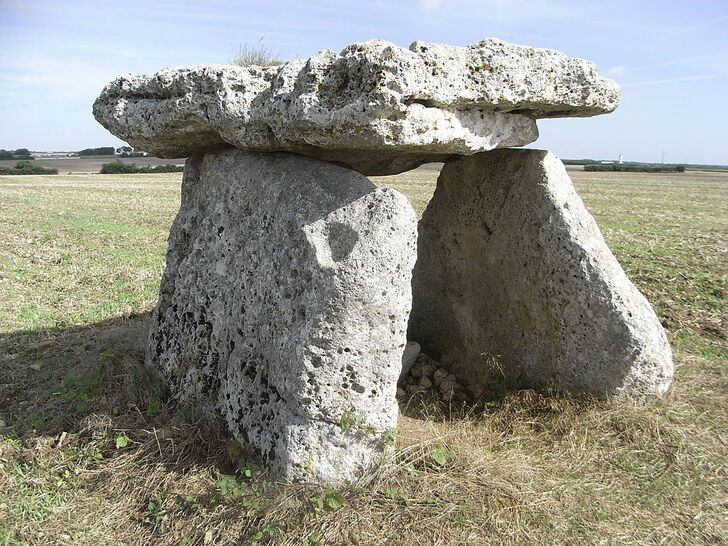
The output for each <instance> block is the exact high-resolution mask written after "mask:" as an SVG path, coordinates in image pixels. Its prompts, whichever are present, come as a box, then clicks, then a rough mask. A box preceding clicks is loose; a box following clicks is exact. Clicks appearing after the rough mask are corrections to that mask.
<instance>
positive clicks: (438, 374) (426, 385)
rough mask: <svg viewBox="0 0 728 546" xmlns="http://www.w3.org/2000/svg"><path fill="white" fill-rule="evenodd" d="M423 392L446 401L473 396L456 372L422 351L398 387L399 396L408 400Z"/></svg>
mask: <svg viewBox="0 0 728 546" xmlns="http://www.w3.org/2000/svg"><path fill="white" fill-rule="evenodd" d="M422 393H427V394H428V395H430V396H435V397H436V398H440V399H442V400H443V401H445V402H450V401H452V400H458V399H460V400H464V399H466V398H470V397H471V396H472V395H471V394H470V392H469V391H468V390H467V389H466V388H465V387H463V386H462V385H461V384H460V383H459V382H458V378H457V377H456V376H455V374H453V373H452V372H451V371H450V370H449V369H447V368H445V367H444V366H442V365H441V364H440V363H439V362H438V361H437V360H435V359H434V358H432V357H429V356H427V355H426V354H425V353H420V355H419V356H418V357H417V361H416V362H415V365H414V366H412V368H411V369H410V371H409V373H408V374H407V375H406V376H405V377H404V379H403V380H401V381H400V383H399V385H398V387H397V398H399V399H401V400H406V399H408V398H409V397H412V396H415V395H417V394H422Z"/></svg>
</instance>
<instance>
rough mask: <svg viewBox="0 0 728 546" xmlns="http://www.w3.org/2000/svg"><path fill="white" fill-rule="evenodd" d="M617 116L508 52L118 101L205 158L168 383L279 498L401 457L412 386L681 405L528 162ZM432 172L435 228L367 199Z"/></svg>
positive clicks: (155, 353) (584, 64)
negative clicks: (401, 422) (280, 485)
mask: <svg viewBox="0 0 728 546" xmlns="http://www.w3.org/2000/svg"><path fill="white" fill-rule="evenodd" d="M618 104H619V88H618V87H617V85H616V83H615V82H613V81H611V80H609V79H607V78H604V77H601V76H599V75H598V74H597V71H596V68H595V67H594V65H593V64H592V63H590V62H588V61H585V60H582V59H576V58H569V57H567V56H565V55H564V54H562V53H560V52H558V51H552V50H546V49H537V48H531V47H526V46H520V45H514V44H509V43H507V42H504V41H502V40H497V39H487V40H483V41H480V42H476V43H474V44H471V45H470V46H467V47H456V46H449V45H444V44H435V43H426V42H415V43H413V44H412V45H411V46H410V48H409V49H405V48H402V47H398V46H396V45H394V44H392V43H390V42H386V41H383V40H371V41H368V42H363V43H356V44H352V45H350V46H348V47H346V48H345V49H344V50H342V51H341V52H340V53H335V52H333V51H329V50H325V51H321V52H319V53H317V54H316V55H314V56H313V57H311V58H310V59H308V60H293V61H289V62H287V63H284V64H283V65H280V66H274V67H258V66H248V67H240V66H229V65H202V66H194V67H187V68H178V69H166V70H162V71H160V72H158V73H156V74H153V75H151V76H134V75H131V74H128V75H122V76H120V77H118V78H117V79H116V80H115V81H113V82H111V83H110V84H109V85H107V86H106V88H105V89H104V90H103V92H102V93H101V95H100V96H99V98H98V99H97V100H96V103H95V104H94V115H95V116H96V119H97V120H98V121H99V122H100V123H101V124H102V125H104V126H105V127H106V128H107V129H109V130H110V131H111V132H112V133H114V134H115V135H117V136H118V137H120V138H122V139H124V140H126V141H127V142H129V143H130V144H132V145H134V146H135V147H138V148H141V149H144V150H147V151H149V152H150V153H152V154H154V155H157V156H159V157H166V158H172V157H188V158H189V159H188V160H187V163H186V166H185V173H184V179H183V186H182V205H181V208H180V211H179V214H178V216H177V218H176V220H175V222H174V224H173V226H172V230H171V234H170V238H169V248H168V252H167V267H166V270H165V273H164V277H163V279H162V285H161V288H160V296H159V302H158V304H157V307H156V309H155V311H154V316H153V326H152V330H151V333H150V340H149V347H148V351H147V364H148V366H150V367H151V368H152V369H154V370H155V371H156V372H157V373H159V374H160V375H161V377H162V378H163V380H164V381H165V383H166V384H167V385H168V387H169V390H170V392H171V393H172V395H173V396H175V397H176V398H177V399H179V400H184V401H187V402H191V403H201V404H204V403H208V404H211V405H214V406H215V407H216V408H217V409H218V410H219V411H220V412H221V413H222V415H223V416H224V418H225V419H226V420H227V423H228V425H229V428H230V431H231V434H232V435H233V436H234V437H235V438H236V439H237V440H239V441H240V442H241V444H243V445H244V446H246V447H247V448H249V449H251V450H252V451H253V452H255V453H256V454H257V455H258V456H260V457H261V459H262V461H263V462H264V464H265V465H266V466H267V468H268V470H269V471H270V473H271V475H272V476H274V477H277V478H281V479H288V480H295V481H304V482H305V481H316V482H321V483H329V484H342V483H350V482H353V481H355V480H356V479H358V478H359V477H361V476H362V475H363V474H364V473H365V472H366V471H367V469H369V468H370V467H372V465H374V464H375V463H376V461H377V460H378V458H379V455H380V454H381V453H383V452H384V451H386V450H387V449H388V446H389V445H391V443H392V439H393V437H394V435H393V434H394V431H395V430H396V422H397V411H398V408H397V400H396V394H397V390H398V388H397V383H398V381H404V380H405V379H406V378H410V379H411V378H412V377H414V378H415V380H417V381H419V382H420V383H419V385H420V386H415V389H418V388H422V387H421V386H422V385H433V386H434V387H437V388H439V389H440V391H442V392H443V393H447V394H449V395H450V396H452V395H453V393H456V392H458V391H468V392H469V393H470V394H471V395H475V396H477V395H478V393H479V392H480V391H482V389H483V386H484V385H485V384H487V381H488V379H489V378H490V377H491V376H492V374H493V373H495V371H494V366H493V364H494V363H495V364H496V365H497V367H498V368H499V370H500V372H502V373H503V374H505V375H507V376H508V377H510V378H511V379H512V380H513V381H514V382H516V383H517V384H518V385H520V386H522V387H543V386H546V385H557V386H560V387H562V388H564V389H567V390H584V391H589V392H592V393H594V394H596V395H597V396H600V397H604V398H613V399H617V400H619V399H620V398H621V397H625V396H633V397H640V398H645V399H650V398H656V397H659V396H661V395H663V394H664V393H665V392H666V391H667V389H668V388H669V386H670V382H671V380H672V375H673V363H672V356H671V350H670V346H669V344H668V342H667V338H666V336H665V332H664V330H663V329H662V327H661V325H660V323H659V321H658V319H657V316H656V314H655V312H654V311H653V309H652V308H651V307H650V305H649V303H648V302H647V301H646V300H645V298H644V297H643V296H642V295H641V294H640V293H639V291H638V290H637V289H636V288H635V287H634V286H633V285H632V283H631V282H630V281H629V279H627V277H626V275H625V274H624V271H623V270H622V268H621V267H620V266H619V264H618V263H617V261H616V259H615V258H614V256H613V255H612V253H611V252H610V251H609V249H608V248H607V246H606V244H605V242H604V239H603V238H602V236H601V233H600V232H599V229H598V228H597V225H596V223H595V221H594V219H593V218H592V217H591V216H590V215H589V213H588V212H587V211H586V209H585V208H584V205H583V204H582V202H581V199H580V198H579V196H578V195H577V194H576V191H575V190H574V187H573V185H572V183H571V180H570V179H569V177H568V175H567V173H566V171H565V169H564V167H563V165H562V164H561V162H560V161H559V159H558V158H557V157H555V156H554V155H553V154H551V153H549V152H545V151H540V150H519V149H510V148H511V147H514V146H524V145H526V144H529V143H531V142H533V141H534V140H536V138H537V136H538V131H537V128H536V120H537V119H539V118H545V117H570V116H593V115H598V114H604V113H609V112H611V111H612V110H614V109H615V108H616V107H617V105H618ZM497 148H499V149H497ZM427 162H444V163H445V165H444V167H443V169H442V172H441V174H440V177H439V178H438V182H437V189H436V191H435V195H434V197H433V199H432V201H431V202H430V204H429V205H428V207H427V210H426V211H425V212H424V214H423V217H422V220H421V221H420V222H419V225H418V223H417V219H416V215H415V212H414V210H413V209H412V207H411V205H410V204H409V202H408V201H407V199H406V198H405V197H404V196H403V195H401V194H399V193H398V192H396V191H395V190H392V189H386V188H380V189H377V188H375V186H374V185H373V184H372V183H371V182H370V181H369V180H367V178H366V176H371V175H382V174H396V173H400V172H404V171H406V170H409V169H413V168H415V167H417V166H419V165H421V164H423V163H427ZM408 330H409V334H408ZM408 338H409V342H408ZM420 347H421V349H422V351H423V352H422V353H421V354H420ZM418 355H419V356H418ZM415 362H417V363H416V364H415ZM438 362H439V363H441V364H442V366H441V367H438ZM500 372H499V373H500ZM402 387H405V385H404V384H403V385H402ZM411 387H412V386H411V385H410V386H407V388H408V389H410V390H411ZM400 392H402V391H401V390H400Z"/></svg>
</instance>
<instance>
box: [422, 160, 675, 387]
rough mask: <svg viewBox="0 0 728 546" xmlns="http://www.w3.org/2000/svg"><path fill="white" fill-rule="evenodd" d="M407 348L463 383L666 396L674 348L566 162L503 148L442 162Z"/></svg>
mask: <svg viewBox="0 0 728 546" xmlns="http://www.w3.org/2000/svg"><path fill="white" fill-rule="evenodd" d="M409 335H410V339H416V340H418V341H419V342H420V344H421V345H422V350H423V351H426V352H427V353H428V354H430V355H433V356H435V357H436V358H438V359H439V360H440V361H441V362H442V363H443V365H445V366H447V367H449V368H452V370H453V372H454V373H455V374H456V375H457V376H458V377H461V378H463V379H464V380H466V381H467V383H468V384H469V385H471V388H472V389H475V390H477V386H478V385H479V384H480V385H482V384H483V382H484V381H485V380H486V379H487V376H486V374H487V373H488V371H487V370H488V369H489V368H488V367H486V360H487V359H493V358H495V359H497V360H498V361H500V364H501V365H502V368H503V371H504V372H505V373H506V374H508V375H509V376H511V377H512V378H514V379H516V380H517V381H518V382H520V383H521V385H522V386H542V385H545V384H548V383H549V382H556V383H557V384H559V385H561V386H562V387H566V388H568V389H577V390H587V391H591V392H593V393H595V394H596V395H598V396H602V397H609V396H621V395H636V396H650V395H662V394H664V393H665V392H666V391H667V389H668V387H669V385H670V383H671V380H672V376H673V371H674V367H673V363H672V354H671V350H670V346H669V344H668V341H667V337H666V335H665V331H664V330H663V328H662V326H661V324H660V322H659V320H658V318H657V316H656V314H655V312H654V311H653V309H652V307H651V306H650V304H649V303H648V302H647V300H646V299H645V298H644V296H642V294H641V293H640V292H639V291H638V290H637V289H636V288H635V287H634V285H633V284H632V283H631V282H630V281H629V279H628V278H627V276H626V275H625V273H624V271H623V270H622V268H621V267H620V265H619V263H618V262H617V260H616V259H615V257H614V256H613V255H612V253H611V252H610V250H609V249H608V248H607V245H606V244H605V242H604V239H603V237H602V235H601V233H600V231H599V228H598V227H597V224H596V222H595V221H594V219H593V218H592V217H591V215H590V214H589V213H588V212H587V210H586V209H585V208H584V205H583V203H582V201H581V199H580V198H579V196H578V195H577V194H576V191H575V190H574V187H573V185H572V183H571V180H570V179H569V176H568V175H567V173H566V170H565V169H564V167H563V165H562V164H561V162H560V161H559V159H558V158H557V157H556V156H554V155H553V154H551V153H549V152H545V151H540V150H495V151H492V152H486V153H482V154H477V155H474V156H471V157H467V158H461V159H457V160H451V161H449V162H448V163H446V164H445V166H444V168H443V170H442V173H441V174H440V178H439V179H438V182H437V189H436V191H435V195H434V197H433V198H432V200H431V201H430V203H429V205H428V207H427V209H426V210H425V213H424V214H423V216H422V220H421V222H420V226H419V240H418V261H417V267H416V269H415V273H414V278H413V310H412V316H411V319H410V331H409Z"/></svg>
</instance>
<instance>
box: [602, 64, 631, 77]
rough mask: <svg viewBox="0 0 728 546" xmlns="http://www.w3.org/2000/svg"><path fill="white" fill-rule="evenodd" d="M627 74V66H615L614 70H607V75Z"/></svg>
mask: <svg viewBox="0 0 728 546" xmlns="http://www.w3.org/2000/svg"><path fill="white" fill-rule="evenodd" d="M625 72H627V67H626V66H613V67H612V68H610V69H609V70H607V74H609V75H611V76H616V75H618V74H624V73H625Z"/></svg>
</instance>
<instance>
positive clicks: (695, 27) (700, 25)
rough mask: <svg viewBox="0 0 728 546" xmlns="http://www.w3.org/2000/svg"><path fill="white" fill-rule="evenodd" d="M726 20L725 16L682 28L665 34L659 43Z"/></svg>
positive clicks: (727, 16)
mask: <svg viewBox="0 0 728 546" xmlns="http://www.w3.org/2000/svg"><path fill="white" fill-rule="evenodd" d="M726 19H728V15H723V16H722V17H716V18H714V19H708V20H707V21H703V22H701V23H696V24H694V25H689V26H686V27H683V28H681V29H680V30H676V31H675V32H671V33H669V34H665V35H664V36H661V37H659V38H657V41H661V40H667V39H668V38H672V37H674V36H679V35H680V34H686V33H688V32H693V31H695V30H699V29H701V28H703V27H707V26H710V25H713V24H715V23H720V22H721V21H725V20H726Z"/></svg>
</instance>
